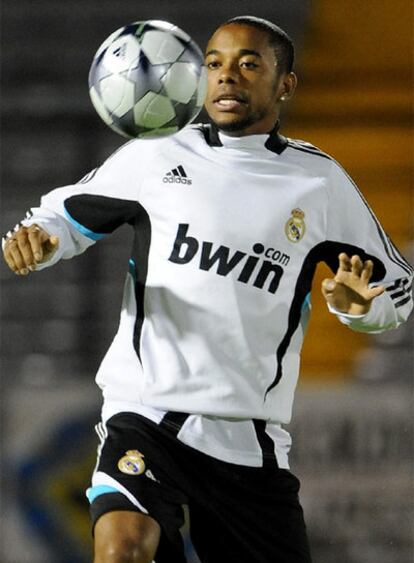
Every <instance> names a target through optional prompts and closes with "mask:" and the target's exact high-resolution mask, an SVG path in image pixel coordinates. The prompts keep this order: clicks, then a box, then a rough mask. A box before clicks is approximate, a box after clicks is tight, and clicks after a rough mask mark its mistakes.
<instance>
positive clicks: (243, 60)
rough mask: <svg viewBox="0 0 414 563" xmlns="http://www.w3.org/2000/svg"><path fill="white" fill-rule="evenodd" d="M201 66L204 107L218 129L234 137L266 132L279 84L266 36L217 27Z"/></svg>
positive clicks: (242, 28)
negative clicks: (204, 69) (203, 68)
mask: <svg viewBox="0 0 414 563" xmlns="http://www.w3.org/2000/svg"><path fill="white" fill-rule="evenodd" d="M205 63H206V66H207V69H208V87H207V97H206V102H205V107H206V110H207V112H208V114H209V116H210V118H211V119H212V121H213V122H214V123H215V124H216V125H217V126H218V128H219V129H221V130H222V131H224V132H226V133H229V134H233V135H237V136H243V135H253V134H260V133H268V132H269V131H271V130H272V129H273V127H274V125H275V123H276V121H277V119H278V116H279V104H278V100H279V98H280V95H281V94H282V93H283V90H282V86H283V84H282V83H283V80H282V76H281V73H280V72H278V69H277V61H276V56H275V52H274V49H273V48H272V47H271V46H270V45H269V41H268V37H267V35H266V33H265V32H263V31H261V30H260V29H257V28H255V27H251V26H247V25H240V24H229V25H227V26H225V27H222V28H219V29H218V30H217V31H216V33H214V35H213V36H212V37H211V39H210V41H209V43H208V45H207V50H206V59H205Z"/></svg>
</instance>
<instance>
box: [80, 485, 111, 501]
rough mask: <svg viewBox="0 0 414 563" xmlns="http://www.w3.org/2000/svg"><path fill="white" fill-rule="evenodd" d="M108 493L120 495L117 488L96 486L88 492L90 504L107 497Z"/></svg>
mask: <svg viewBox="0 0 414 563" xmlns="http://www.w3.org/2000/svg"><path fill="white" fill-rule="evenodd" d="M106 493H119V491H118V489H115V487H110V486H109V485H95V486H94V487H90V488H89V489H88V490H87V491H86V496H87V497H88V500H89V502H90V503H92V502H93V501H94V500H95V499H96V497H99V496H100V495H105V494H106Z"/></svg>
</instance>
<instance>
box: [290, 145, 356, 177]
mask: <svg viewBox="0 0 414 563" xmlns="http://www.w3.org/2000/svg"><path fill="white" fill-rule="evenodd" d="M286 140H287V146H286V153H288V154H290V156H294V158H295V159H296V160H297V161H298V162H300V163H302V165H303V166H307V167H309V168H311V169H315V170H318V171H321V172H323V173H324V175H327V176H330V177H331V178H343V179H347V180H349V181H351V182H352V180H351V178H350V177H349V174H348V173H347V171H346V170H345V169H344V168H343V166H342V165H341V164H340V163H339V162H338V161H337V160H336V159H335V158H334V157H333V156H331V155H330V154H328V153H327V152H325V151H323V150H321V149H320V148H319V147H317V146H315V145H313V144H312V143H309V142H307V141H303V140H301V139H291V138H289V137H286Z"/></svg>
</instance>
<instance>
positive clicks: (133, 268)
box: [128, 258, 137, 279]
mask: <svg viewBox="0 0 414 563" xmlns="http://www.w3.org/2000/svg"><path fill="white" fill-rule="evenodd" d="M136 268H137V266H136V264H135V260H133V259H132V258H130V259H129V268H128V271H129V273H130V274H131V276H132V277H133V278H134V279H136V277H137V270H136Z"/></svg>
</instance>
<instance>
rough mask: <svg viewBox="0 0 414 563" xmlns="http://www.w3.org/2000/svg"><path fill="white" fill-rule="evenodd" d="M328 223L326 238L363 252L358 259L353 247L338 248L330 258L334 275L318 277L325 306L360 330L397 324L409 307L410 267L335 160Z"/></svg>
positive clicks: (364, 330) (389, 327)
mask: <svg viewBox="0 0 414 563" xmlns="http://www.w3.org/2000/svg"><path fill="white" fill-rule="evenodd" d="M338 211H339V212H338ZM328 225H329V227H328V237H329V240H335V241H338V248H340V246H341V244H342V245H343V246H347V245H351V247H352V246H353V247H358V248H359V249H360V250H362V252H361V256H362V254H364V256H363V259H361V256H359V255H358V253H355V254H353V255H351V254H347V253H346V252H342V253H340V254H339V257H338V262H337V269H335V267H333V264H332V261H331V262H330V264H329V265H330V266H331V268H332V269H333V271H334V272H335V276H334V277H333V278H332V279H326V280H324V281H323V282H322V293H323V295H324V297H325V299H326V301H327V304H328V308H329V310H330V312H332V313H333V314H335V315H337V316H338V318H339V320H340V321H341V322H342V323H344V324H346V325H348V326H349V327H350V328H352V329H353V330H357V331H361V332H382V331H384V330H388V329H391V328H396V327H398V326H399V325H400V324H401V323H402V322H404V321H405V320H406V319H407V318H408V316H409V314H410V312H411V310H412V307H413V302H412V295H411V284H412V268H411V267H410V266H409V264H408V263H407V262H406V261H405V259H404V258H403V257H402V256H401V254H400V253H399V252H398V250H397V249H396V248H395V247H394V245H393V244H392V242H391V241H390V240H389V238H388V237H387V235H386V234H385V232H384V230H383V229H382V227H381V225H380V224H379V222H378V220H377V218H376V217H375V215H374V214H373V212H372V210H371V209H370V208H369V206H368V204H367V203H366V201H365V200H364V199H363V197H362V196H361V194H360V192H359V191H358V188H357V187H356V186H355V184H354V183H353V182H352V180H350V178H349V177H348V176H347V175H346V174H345V173H344V172H343V171H342V170H341V169H340V168H339V166H338V165H336V164H335V166H334V170H333V177H332V183H331V186H330V206H329V218H328ZM367 256H368V257H369V258H368V259H367ZM374 282H376V283H374Z"/></svg>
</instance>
